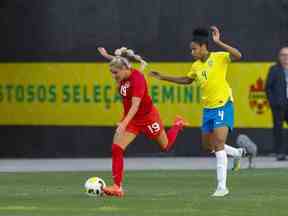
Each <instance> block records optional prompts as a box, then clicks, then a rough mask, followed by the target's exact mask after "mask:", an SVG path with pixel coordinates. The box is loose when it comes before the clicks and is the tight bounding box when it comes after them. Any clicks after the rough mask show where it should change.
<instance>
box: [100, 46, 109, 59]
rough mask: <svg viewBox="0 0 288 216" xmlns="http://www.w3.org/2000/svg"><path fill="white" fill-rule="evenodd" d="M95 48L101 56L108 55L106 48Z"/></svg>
mask: <svg viewBox="0 0 288 216" xmlns="http://www.w3.org/2000/svg"><path fill="white" fill-rule="evenodd" d="M97 50H98V51H99V53H100V54H101V55H102V56H104V57H106V56H107V55H109V54H108V52H107V50H106V49H105V48H104V47H98V48H97Z"/></svg>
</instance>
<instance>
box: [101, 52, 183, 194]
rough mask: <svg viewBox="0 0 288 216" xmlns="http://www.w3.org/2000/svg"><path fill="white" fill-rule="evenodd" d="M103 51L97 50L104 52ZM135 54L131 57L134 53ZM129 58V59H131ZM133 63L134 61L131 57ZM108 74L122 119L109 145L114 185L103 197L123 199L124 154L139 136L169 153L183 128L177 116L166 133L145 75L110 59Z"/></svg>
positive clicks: (121, 59)
mask: <svg viewBox="0 0 288 216" xmlns="http://www.w3.org/2000/svg"><path fill="white" fill-rule="evenodd" d="M103 49H104V48H98V50H99V52H100V53H103ZM133 55H134V54H133ZM133 55H130V56H129V57H130V59H132V58H133ZM134 59H135V60H136V58H134ZM109 66H110V71H111V74H112V76H113V78H114V79H115V80H116V81H117V83H118V89H119V93H120V95H121V96H122V102H123V107H124V117H123V118H122V120H121V122H120V123H118V127H117V129H116V132H115V135H114V138H113V144H112V175H113V181H114V185H112V186H108V187H105V188H103V191H104V192H105V194H106V195H109V196H117V197H122V196H124V192H123V189H122V179H123V170H124V161H123V157H124V152H125V150H126V148H127V146H128V145H129V144H130V143H131V142H132V141H133V140H134V139H135V138H136V136H137V135H138V134H139V133H143V134H145V135H146V136H147V137H148V138H150V139H152V140H155V141H156V142H157V143H158V144H159V145H160V148H161V150H162V151H164V152H168V151H169V150H170V149H171V148H172V146H173V144H174V143H175V140H176V137H177V135H178V133H179V132H180V131H181V130H182V128H183V126H185V125H186V123H185V121H184V120H183V119H182V118H181V117H176V119H175V120H174V123H173V126H172V127H171V128H170V129H169V130H168V131H167V133H166V132H165V130H164V128H163V124H162V121H161V118H160V115H159V112H158V110H157V109H156V107H155V106H154V105H153V103H152V99H151V97H150V96H149V94H148V85H147V82H146V80H145V77H144V75H143V74H142V73H141V72H140V71H138V70H136V69H133V68H132V67H131V64H130V62H129V61H128V59H127V58H124V57H122V56H121V55H120V56H116V57H114V56H111V61H110V64H109Z"/></svg>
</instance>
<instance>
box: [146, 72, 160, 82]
mask: <svg viewBox="0 0 288 216" xmlns="http://www.w3.org/2000/svg"><path fill="white" fill-rule="evenodd" d="M148 75H149V76H151V77H153V78H155V79H158V80H161V79H162V76H161V74H160V73H159V72H156V71H150V72H149V73H148Z"/></svg>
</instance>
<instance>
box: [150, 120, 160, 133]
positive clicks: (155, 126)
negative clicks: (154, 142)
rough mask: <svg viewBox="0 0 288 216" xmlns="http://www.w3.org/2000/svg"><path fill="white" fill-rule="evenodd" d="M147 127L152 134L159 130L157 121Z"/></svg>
mask: <svg viewBox="0 0 288 216" xmlns="http://www.w3.org/2000/svg"><path fill="white" fill-rule="evenodd" d="M147 127H148V129H149V131H150V132H151V133H152V134H154V133H157V132H159V131H160V124H159V123H158V122H154V123H153V124H151V125H148V126H147Z"/></svg>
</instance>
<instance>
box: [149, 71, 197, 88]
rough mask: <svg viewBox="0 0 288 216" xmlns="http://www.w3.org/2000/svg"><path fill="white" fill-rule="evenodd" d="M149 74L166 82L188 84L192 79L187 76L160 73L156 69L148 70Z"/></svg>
mask: <svg viewBox="0 0 288 216" xmlns="http://www.w3.org/2000/svg"><path fill="white" fill-rule="evenodd" d="M149 76H151V77H153V78H155V79H158V80H164V81H167V82H172V83H177V84H182V85H188V84H191V83H192V82H193V81H194V79H193V78H190V77H187V76H178V77H176V76H167V75H162V74H161V73H159V72H156V71H151V72H149Z"/></svg>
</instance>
